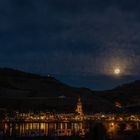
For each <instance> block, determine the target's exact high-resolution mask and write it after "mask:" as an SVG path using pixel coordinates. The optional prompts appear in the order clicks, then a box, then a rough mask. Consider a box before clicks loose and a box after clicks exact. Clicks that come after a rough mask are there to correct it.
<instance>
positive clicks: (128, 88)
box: [96, 80, 140, 112]
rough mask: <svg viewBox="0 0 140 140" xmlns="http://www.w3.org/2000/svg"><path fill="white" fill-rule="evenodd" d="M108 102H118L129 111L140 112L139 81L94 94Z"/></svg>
mask: <svg viewBox="0 0 140 140" xmlns="http://www.w3.org/2000/svg"><path fill="white" fill-rule="evenodd" d="M96 94H97V95H100V96H101V97H102V98H105V99H107V100H109V101H110V102H115V101H118V102H120V103H121V104H122V106H123V107H124V108H125V109H126V110H129V111H136V112H137V111H138V112H139V110H140V80H137V81H134V82H132V83H127V84H124V85H121V86H118V87H116V88H114V89H112V90H108V91H102V92H101V91H100V92H96Z"/></svg>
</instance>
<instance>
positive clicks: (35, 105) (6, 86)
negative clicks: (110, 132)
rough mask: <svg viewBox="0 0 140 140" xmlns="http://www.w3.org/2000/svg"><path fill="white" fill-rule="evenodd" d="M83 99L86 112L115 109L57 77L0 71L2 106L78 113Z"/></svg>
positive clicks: (106, 102) (111, 105)
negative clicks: (78, 102) (76, 110)
mask: <svg viewBox="0 0 140 140" xmlns="http://www.w3.org/2000/svg"><path fill="white" fill-rule="evenodd" d="M79 96H80V97H81V98H82V102H83V104H84V108H85V111H90V112H100V111H110V110H113V108H114V107H113V104H112V103H110V102H109V101H108V100H106V99H104V98H102V97H100V96H98V95H96V94H95V92H94V91H92V90H90V89H88V88H76V87H71V86H69V85H66V84H64V83H62V82H60V81H59V80H57V79H55V78H54V77H53V76H40V75H37V74H32V73H27V72H23V71H19V70H15V69H9V68H0V107H4V108H9V109H12V108H14V109H21V110H23V109H29V110H31V109H36V110H37V109H38V110H44V109H49V110H56V111H64V110H65V111H66V110H67V111H68V110H69V111H70V110H71V111H74V109H75V105H76V102H77V98H78V97H79Z"/></svg>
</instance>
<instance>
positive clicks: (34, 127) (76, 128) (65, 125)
mask: <svg viewBox="0 0 140 140" xmlns="http://www.w3.org/2000/svg"><path fill="white" fill-rule="evenodd" d="M99 123H100V124H102V126H103V127H104V129H105V132H106V134H107V135H109V136H110V137H112V136H115V135H117V133H118V132H119V131H137V130H140V122H113V121H111V122H74V123H73V122H59V123H51V122H49V123H46V122H44V123H43V122H41V123H20V122H18V123H9V122H7V123H1V124H0V131H1V132H2V133H3V134H4V135H6V136H12V135H15V136H20V137H22V136H26V135H27V134H28V133H29V132H34V131H36V133H38V135H40V136H48V135H52V134H53V132H54V131H55V130H71V132H72V133H71V135H73V134H78V132H80V131H81V130H85V132H90V131H91V129H93V128H94V127H96V126H97V124H99ZM100 129H101V127H100Z"/></svg>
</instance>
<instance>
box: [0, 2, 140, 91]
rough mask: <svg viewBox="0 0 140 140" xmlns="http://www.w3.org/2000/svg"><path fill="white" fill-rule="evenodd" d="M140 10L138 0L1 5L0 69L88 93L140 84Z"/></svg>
mask: <svg viewBox="0 0 140 140" xmlns="http://www.w3.org/2000/svg"><path fill="white" fill-rule="evenodd" d="M139 7H140V0H0V67H9V68H14V69H19V70H23V71H27V72H33V73H37V74H41V75H47V74H51V75H53V76H55V77H56V78H57V79H59V80H61V81H62V82H65V83H67V84H70V85H73V86H84V87H89V88H92V89H110V88H113V87H115V86H117V85H120V84H122V83H127V82H131V81H133V80H136V79H140V8H139ZM115 68H119V69H120V74H119V75H115V74H114V73H113V71H114V69H115Z"/></svg>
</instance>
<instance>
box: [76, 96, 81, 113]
mask: <svg viewBox="0 0 140 140" xmlns="http://www.w3.org/2000/svg"><path fill="white" fill-rule="evenodd" d="M75 112H76V113H78V114H79V115H83V108H82V102H81V98H80V97H79V98H78V102H77V106H76V110H75Z"/></svg>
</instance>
